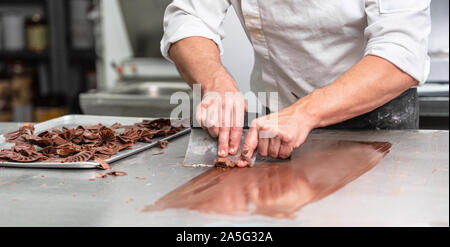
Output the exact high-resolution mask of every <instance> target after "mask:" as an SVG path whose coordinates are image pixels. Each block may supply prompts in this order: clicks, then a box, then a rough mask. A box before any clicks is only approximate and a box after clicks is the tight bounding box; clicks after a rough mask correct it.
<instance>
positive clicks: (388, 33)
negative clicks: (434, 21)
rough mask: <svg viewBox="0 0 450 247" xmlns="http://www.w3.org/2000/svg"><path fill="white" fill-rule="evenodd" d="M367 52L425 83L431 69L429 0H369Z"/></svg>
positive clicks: (366, 6) (367, 0)
mask: <svg viewBox="0 0 450 247" xmlns="http://www.w3.org/2000/svg"><path fill="white" fill-rule="evenodd" d="M365 11H366V15H367V28H366V29H365V32H364V34H365V37H366V39H367V40H368V43H367V47H366V50H365V55H369V54H370V55H375V56H379V57H382V58H384V59H386V60H388V61H390V62H391V63H393V64H395V65H396V66H397V67H398V68H400V69H401V70H402V71H404V72H405V73H407V74H409V75H410V76H412V77H413V78H414V79H416V80H417V81H418V82H419V84H423V83H424V82H425V81H426V80H427V77H428V75H429V72H430V58H429V56H428V38H429V34H430V32H431V17H430V0H401V1H399V0H366V4H365Z"/></svg>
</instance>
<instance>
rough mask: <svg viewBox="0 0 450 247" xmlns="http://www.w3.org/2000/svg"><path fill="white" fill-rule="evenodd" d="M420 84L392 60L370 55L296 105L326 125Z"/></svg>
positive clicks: (368, 110)
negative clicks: (391, 61)
mask: <svg viewBox="0 0 450 247" xmlns="http://www.w3.org/2000/svg"><path fill="white" fill-rule="evenodd" d="M415 85H417V81H415V80H414V79H413V78H412V77H411V76H410V75H408V74H406V73H404V72H403V71H401V70H400V69H399V68H397V67H396V66H395V65H393V64H392V63H390V62H389V61H387V60H385V59H383V58H380V57H376V56H367V57H365V58H364V59H362V60H361V61H360V62H359V63H357V64H356V65H355V66H353V67H352V68H351V69H350V70H349V71H347V72H346V73H345V74H344V75H342V76H341V77H340V78H338V79H337V80H336V81H334V82H333V83H331V84H330V85H328V86H326V87H323V88H320V89H317V90H315V91H314V92H313V93H311V94H309V95H308V96H306V97H304V98H302V99H300V100H299V101H297V102H296V103H295V104H294V105H295V106H296V109H297V110H298V111H299V112H302V113H306V114H307V115H308V116H310V117H311V118H312V119H314V122H315V126H314V127H324V126H328V125H331V124H335V123H339V122H342V121H345V120H347V119H350V118H353V117H356V116H359V115H361V114H364V113H367V112H370V111H372V110H374V109H376V108H378V107H380V106H382V105H384V104H385V103H387V102H389V101H390V100H392V99H394V98H395V97H397V96H398V95H400V94H401V93H402V92H404V91H405V90H407V89H408V88H410V87H412V86H415Z"/></svg>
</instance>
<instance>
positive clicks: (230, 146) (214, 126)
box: [196, 74, 247, 157]
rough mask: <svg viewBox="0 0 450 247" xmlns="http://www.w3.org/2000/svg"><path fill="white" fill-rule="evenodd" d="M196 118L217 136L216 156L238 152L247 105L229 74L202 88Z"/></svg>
mask: <svg viewBox="0 0 450 247" xmlns="http://www.w3.org/2000/svg"><path fill="white" fill-rule="evenodd" d="M203 92H204V94H203V99H202V101H201V103H200V104H199V105H198V106H197V112H196V119H197V122H198V123H200V125H201V126H202V128H203V129H204V130H205V131H208V133H209V134H210V135H211V136H212V137H218V140H219V141H218V148H217V155H218V156H220V157H226V156H227V155H228V154H232V155H233V154H236V153H237V151H238V149H239V145H240V142H241V137H242V131H243V126H244V116H245V112H246V111H247V104H246V102H245V99H244V97H243V96H242V94H241V93H240V92H239V90H238V88H237V86H236V83H235V81H234V80H233V78H231V76H230V75H228V74H227V75H224V76H223V77H222V78H221V79H220V80H218V81H217V83H211V85H209V87H207V89H203Z"/></svg>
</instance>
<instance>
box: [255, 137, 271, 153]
mask: <svg viewBox="0 0 450 247" xmlns="http://www.w3.org/2000/svg"><path fill="white" fill-rule="evenodd" d="M269 141H270V139H268V138H259V140H258V153H259V154H260V155H261V156H262V157H267V155H268V153H269Z"/></svg>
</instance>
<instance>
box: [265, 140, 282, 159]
mask: <svg viewBox="0 0 450 247" xmlns="http://www.w3.org/2000/svg"><path fill="white" fill-rule="evenodd" d="M280 146H281V139H280V137H278V136H276V137H274V138H272V139H270V142H269V150H268V153H269V156H270V157H272V158H278V153H279V151H280Z"/></svg>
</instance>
